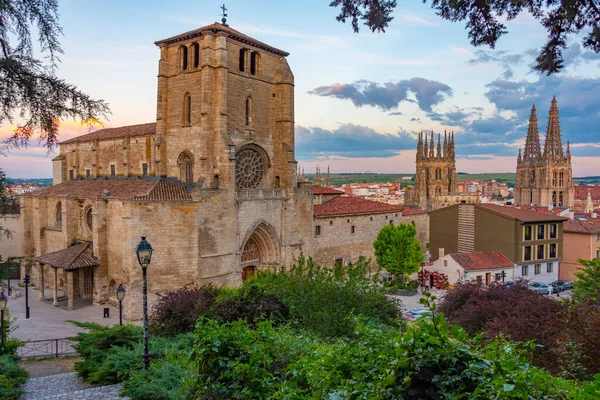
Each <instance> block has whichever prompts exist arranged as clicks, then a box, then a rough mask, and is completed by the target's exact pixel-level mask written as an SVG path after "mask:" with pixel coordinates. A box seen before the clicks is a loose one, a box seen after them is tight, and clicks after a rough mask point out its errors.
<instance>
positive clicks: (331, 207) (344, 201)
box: [313, 197, 404, 217]
mask: <svg viewBox="0 0 600 400" xmlns="http://www.w3.org/2000/svg"><path fill="white" fill-rule="evenodd" d="M402 210H404V207H403V206H394V205H390V204H386V203H381V202H379V201H371V200H365V199H363V198H360V197H334V198H333V199H331V200H329V201H328V202H327V203H324V204H315V205H314V206H313V214H314V216H315V217H327V216H334V215H352V214H377V213H386V212H401V211H402Z"/></svg>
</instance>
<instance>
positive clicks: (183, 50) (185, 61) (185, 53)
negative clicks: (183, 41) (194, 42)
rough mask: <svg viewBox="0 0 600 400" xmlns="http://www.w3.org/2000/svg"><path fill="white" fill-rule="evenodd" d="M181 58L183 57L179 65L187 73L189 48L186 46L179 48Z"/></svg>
mask: <svg viewBox="0 0 600 400" xmlns="http://www.w3.org/2000/svg"><path fill="white" fill-rule="evenodd" d="M179 56H180V57H181V61H180V64H179V65H180V67H181V71H185V70H186V69H187V68H188V48H187V47H186V46H181V47H180V48H179Z"/></svg>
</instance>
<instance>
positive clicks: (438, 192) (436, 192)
mask: <svg viewBox="0 0 600 400" xmlns="http://www.w3.org/2000/svg"><path fill="white" fill-rule="evenodd" d="M435 195H436V196H441V195H442V188H441V187H439V186H438V187H436V188H435Z"/></svg>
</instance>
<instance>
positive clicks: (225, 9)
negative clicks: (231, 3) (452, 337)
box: [220, 4, 229, 26]
mask: <svg viewBox="0 0 600 400" xmlns="http://www.w3.org/2000/svg"><path fill="white" fill-rule="evenodd" d="M220 8H221V10H223V14H221V15H222V16H223V18H221V22H222V23H223V25H225V26H229V25H227V13H226V11H227V7H225V4H223V5H222V6H221V7H220Z"/></svg>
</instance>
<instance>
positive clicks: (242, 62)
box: [240, 49, 248, 72]
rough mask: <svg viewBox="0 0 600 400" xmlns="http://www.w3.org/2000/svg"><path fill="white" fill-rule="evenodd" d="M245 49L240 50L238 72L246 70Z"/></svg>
mask: <svg viewBox="0 0 600 400" xmlns="http://www.w3.org/2000/svg"><path fill="white" fill-rule="evenodd" d="M247 51H248V50H246V49H240V72H244V71H245V70H246V52H247Z"/></svg>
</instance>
